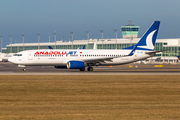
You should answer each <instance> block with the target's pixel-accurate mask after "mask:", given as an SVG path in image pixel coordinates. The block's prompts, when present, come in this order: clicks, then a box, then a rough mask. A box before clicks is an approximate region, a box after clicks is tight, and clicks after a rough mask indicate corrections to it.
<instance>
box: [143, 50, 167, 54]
mask: <svg viewBox="0 0 180 120" xmlns="http://www.w3.org/2000/svg"><path fill="white" fill-rule="evenodd" d="M164 51H168V50H160V51H147V52H145V53H146V54H153V53H159V52H164Z"/></svg>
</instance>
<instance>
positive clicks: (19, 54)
mask: <svg viewBox="0 0 180 120" xmlns="http://www.w3.org/2000/svg"><path fill="white" fill-rule="evenodd" d="M14 56H22V54H14Z"/></svg>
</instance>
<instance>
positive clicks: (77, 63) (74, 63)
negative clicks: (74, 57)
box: [67, 61, 85, 69]
mask: <svg viewBox="0 0 180 120" xmlns="http://www.w3.org/2000/svg"><path fill="white" fill-rule="evenodd" d="M84 67H85V65H84V62H82V61H69V62H67V68H68V69H81V68H84Z"/></svg>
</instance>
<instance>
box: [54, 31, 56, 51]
mask: <svg viewBox="0 0 180 120" xmlns="http://www.w3.org/2000/svg"><path fill="white" fill-rule="evenodd" d="M54 41H55V49H56V31H55V32H54Z"/></svg>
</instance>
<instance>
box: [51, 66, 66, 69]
mask: <svg viewBox="0 0 180 120" xmlns="http://www.w3.org/2000/svg"><path fill="white" fill-rule="evenodd" d="M54 68H56V69H67V67H66V66H54Z"/></svg>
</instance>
